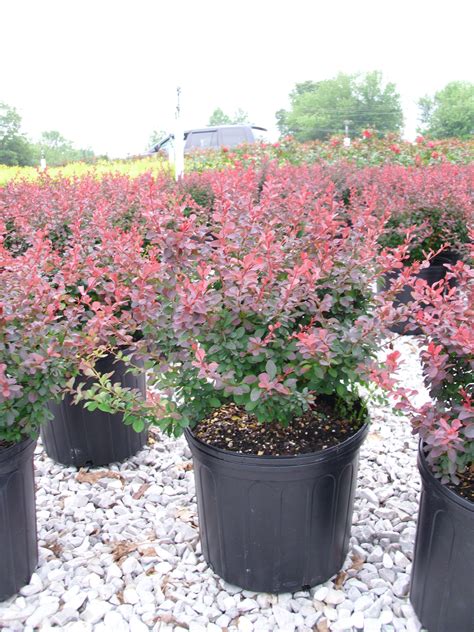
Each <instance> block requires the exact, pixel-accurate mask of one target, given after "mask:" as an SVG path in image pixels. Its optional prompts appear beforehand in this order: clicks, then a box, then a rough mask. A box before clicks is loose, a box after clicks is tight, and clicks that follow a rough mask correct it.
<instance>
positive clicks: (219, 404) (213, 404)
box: [209, 397, 221, 408]
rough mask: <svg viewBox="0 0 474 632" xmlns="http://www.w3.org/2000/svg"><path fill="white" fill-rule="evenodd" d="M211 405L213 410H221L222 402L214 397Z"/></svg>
mask: <svg viewBox="0 0 474 632" xmlns="http://www.w3.org/2000/svg"><path fill="white" fill-rule="evenodd" d="M209 404H210V405H211V406H212V407H213V408H220V406H221V403H220V401H219V400H218V399H217V397H212V398H211V399H210V400H209Z"/></svg>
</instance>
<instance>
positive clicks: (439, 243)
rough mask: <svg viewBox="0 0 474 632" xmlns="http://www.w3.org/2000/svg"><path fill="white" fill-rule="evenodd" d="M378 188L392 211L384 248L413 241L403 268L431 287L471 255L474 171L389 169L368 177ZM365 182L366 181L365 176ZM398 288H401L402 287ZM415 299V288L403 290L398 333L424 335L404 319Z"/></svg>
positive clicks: (386, 284)
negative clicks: (450, 267)
mask: <svg viewBox="0 0 474 632" xmlns="http://www.w3.org/2000/svg"><path fill="white" fill-rule="evenodd" d="M366 177H367V178H368V179H369V180H370V179H372V186H374V187H375V188H376V189H377V194H378V197H379V203H378V206H379V208H380V209H382V208H383V209H384V210H385V209H388V217H387V222H386V227H385V230H384V232H383V233H382V235H381V237H380V240H379V242H380V245H381V247H384V248H386V247H397V246H400V245H401V244H404V243H406V241H407V238H408V239H409V247H408V249H407V251H406V257H405V259H404V265H405V266H407V267H409V266H413V265H415V266H417V265H419V264H422V263H423V265H421V266H420V267H419V268H418V269H417V275H418V278H419V279H422V280H424V281H425V282H426V283H428V285H433V284H434V283H436V282H438V281H440V280H441V279H443V278H444V277H445V276H446V272H447V268H446V266H447V265H448V264H451V263H455V262H456V261H457V260H458V259H460V258H462V257H463V256H464V255H465V254H466V248H467V244H468V241H469V239H468V225H469V218H470V217H471V216H472V200H471V196H470V194H469V188H470V180H471V178H472V171H470V169H469V168H468V167H460V166H453V165H440V166H437V167H432V168H424V169H404V168H401V167H394V166H391V167H386V168H385V169H382V170H379V171H378V172H377V173H374V174H370V175H369V174H367V175H366ZM362 180H364V176H363V177H362ZM398 275H399V273H397V272H393V273H392V274H388V275H386V277H385V279H384V281H383V283H382V284H380V285H379V289H381V288H385V289H388V288H390V287H391V286H392V283H397V281H398ZM397 287H398V285H397ZM411 300H412V297H411V288H410V285H409V284H407V285H404V286H402V287H401V288H399V291H397V293H396V295H395V298H394V305H395V306H396V307H402V309H401V310H399V321H398V322H397V323H395V324H394V325H393V326H392V331H394V332H395V333H407V334H420V333H421V330H420V329H419V328H414V325H413V322H412V321H410V320H406V318H403V315H404V312H407V311H408V310H407V309H403V306H404V305H407V304H408V303H409V302H410V301H411Z"/></svg>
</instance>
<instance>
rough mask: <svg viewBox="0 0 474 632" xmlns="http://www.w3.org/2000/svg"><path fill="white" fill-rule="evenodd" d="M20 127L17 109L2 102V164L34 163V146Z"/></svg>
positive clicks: (0, 150) (0, 121)
mask: <svg viewBox="0 0 474 632" xmlns="http://www.w3.org/2000/svg"><path fill="white" fill-rule="evenodd" d="M20 129H21V117H20V115H19V114H18V112H17V111H16V109H15V108H13V107H10V106H9V105H7V104H6V103H2V102H0V164H2V165H11V166H17V165H18V166H21V167H22V166H25V165H31V164H32V163H33V152H32V147H31V145H30V143H29V142H28V140H27V139H26V138H25V136H24V135H23V134H22V133H21V131H20Z"/></svg>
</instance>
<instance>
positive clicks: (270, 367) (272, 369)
mask: <svg viewBox="0 0 474 632" xmlns="http://www.w3.org/2000/svg"><path fill="white" fill-rule="evenodd" d="M265 370H266V372H267V373H268V377H269V378H270V379H271V380H274V379H275V376H276V374H277V368H276V364H275V363H274V362H273V360H267V363H266V365H265Z"/></svg>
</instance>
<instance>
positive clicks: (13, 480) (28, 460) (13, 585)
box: [0, 439, 38, 601]
mask: <svg viewBox="0 0 474 632" xmlns="http://www.w3.org/2000/svg"><path fill="white" fill-rule="evenodd" d="M35 445H36V441H33V440H32V439H27V440H25V441H22V442H20V443H16V444H13V445H10V446H9V447H7V448H0V601H4V600H5V599H8V597H11V596H12V595H14V594H15V593H17V592H18V591H19V590H20V588H21V587H22V586H25V585H26V584H27V583H28V582H29V581H30V578H31V575H32V573H33V571H34V570H35V568H36V565H37V564H38V538H37V533H36V505H35V481H34V472H33V452H34V449H35Z"/></svg>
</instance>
